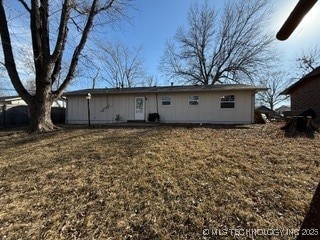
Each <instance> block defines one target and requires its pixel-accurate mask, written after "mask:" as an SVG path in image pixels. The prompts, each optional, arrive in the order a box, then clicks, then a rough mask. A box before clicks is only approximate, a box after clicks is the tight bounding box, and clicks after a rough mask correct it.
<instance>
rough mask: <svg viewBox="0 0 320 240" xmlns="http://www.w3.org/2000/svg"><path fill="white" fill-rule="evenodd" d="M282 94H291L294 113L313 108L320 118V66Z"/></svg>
mask: <svg viewBox="0 0 320 240" xmlns="http://www.w3.org/2000/svg"><path fill="white" fill-rule="evenodd" d="M281 94H284V95H290V99H291V112H292V115H297V114H299V113H301V112H303V111H306V110H308V109H313V110H314V111H315V112H316V114H317V119H318V120H319V119H320V67H318V68H316V69H315V70H313V71H312V72H310V73H309V74H307V75H305V76H304V77H303V78H301V79H300V80H299V81H297V82H296V83H294V84H293V85H291V86H290V87H288V88H287V89H286V90H284V91H283V92H282V93H281Z"/></svg>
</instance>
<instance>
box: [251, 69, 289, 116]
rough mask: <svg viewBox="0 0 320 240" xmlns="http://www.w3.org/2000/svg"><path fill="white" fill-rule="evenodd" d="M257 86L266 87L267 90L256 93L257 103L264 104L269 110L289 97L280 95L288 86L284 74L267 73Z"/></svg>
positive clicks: (286, 77)
mask: <svg viewBox="0 0 320 240" xmlns="http://www.w3.org/2000/svg"><path fill="white" fill-rule="evenodd" d="M259 84H260V85H262V86H264V87H267V88H268V90H267V91H263V92H258V94H257V101H258V102H261V103H264V104H266V105H267V106H268V107H269V108H270V109H271V110H274V107H275V105H277V104H279V103H281V102H283V101H285V100H286V99H288V97H289V96H288V95H282V94H281V92H282V91H283V90H284V89H286V88H287V87H288V86H289V81H288V76H287V74H285V73H284V72H273V73H269V74H268V75H265V76H264V77H262V79H261V80H260V81H259Z"/></svg>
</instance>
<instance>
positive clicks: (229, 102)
mask: <svg viewBox="0 0 320 240" xmlns="http://www.w3.org/2000/svg"><path fill="white" fill-rule="evenodd" d="M220 107H221V108H234V95H225V96H223V97H221V103H220Z"/></svg>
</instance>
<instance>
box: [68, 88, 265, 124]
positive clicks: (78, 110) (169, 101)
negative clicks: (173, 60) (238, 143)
mask: <svg viewBox="0 0 320 240" xmlns="http://www.w3.org/2000/svg"><path fill="white" fill-rule="evenodd" d="M262 90H266V89H265V88H259V87H255V86H251V85H244V84H228V85H209V86H162V87H135V88H105V89H84V90H78V91H72V92H67V93H65V95H64V96H66V98H67V111H66V123H67V124H87V123H88V122H89V118H88V117H90V122H91V123H93V124H105V123H114V122H127V121H148V115H149V114H151V113H157V114H159V115H160V121H161V122H164V123H214V124H248V123H253V122H254V109H255V94H256V93H257V91H262Z"/></svg>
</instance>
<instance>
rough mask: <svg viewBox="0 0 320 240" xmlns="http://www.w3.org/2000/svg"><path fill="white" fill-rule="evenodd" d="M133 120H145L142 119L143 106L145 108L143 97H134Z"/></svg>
mask: <svg viewBox="0 0 320 240" xmlns="http://www.w3.org/2000/svg"><path fill="white" fill-rule="evenodd" d="M134 105H135V114H134V119H135V120H145V119H144V108H145V98H144V97H136V98H135V104H134Z"/></svg>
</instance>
